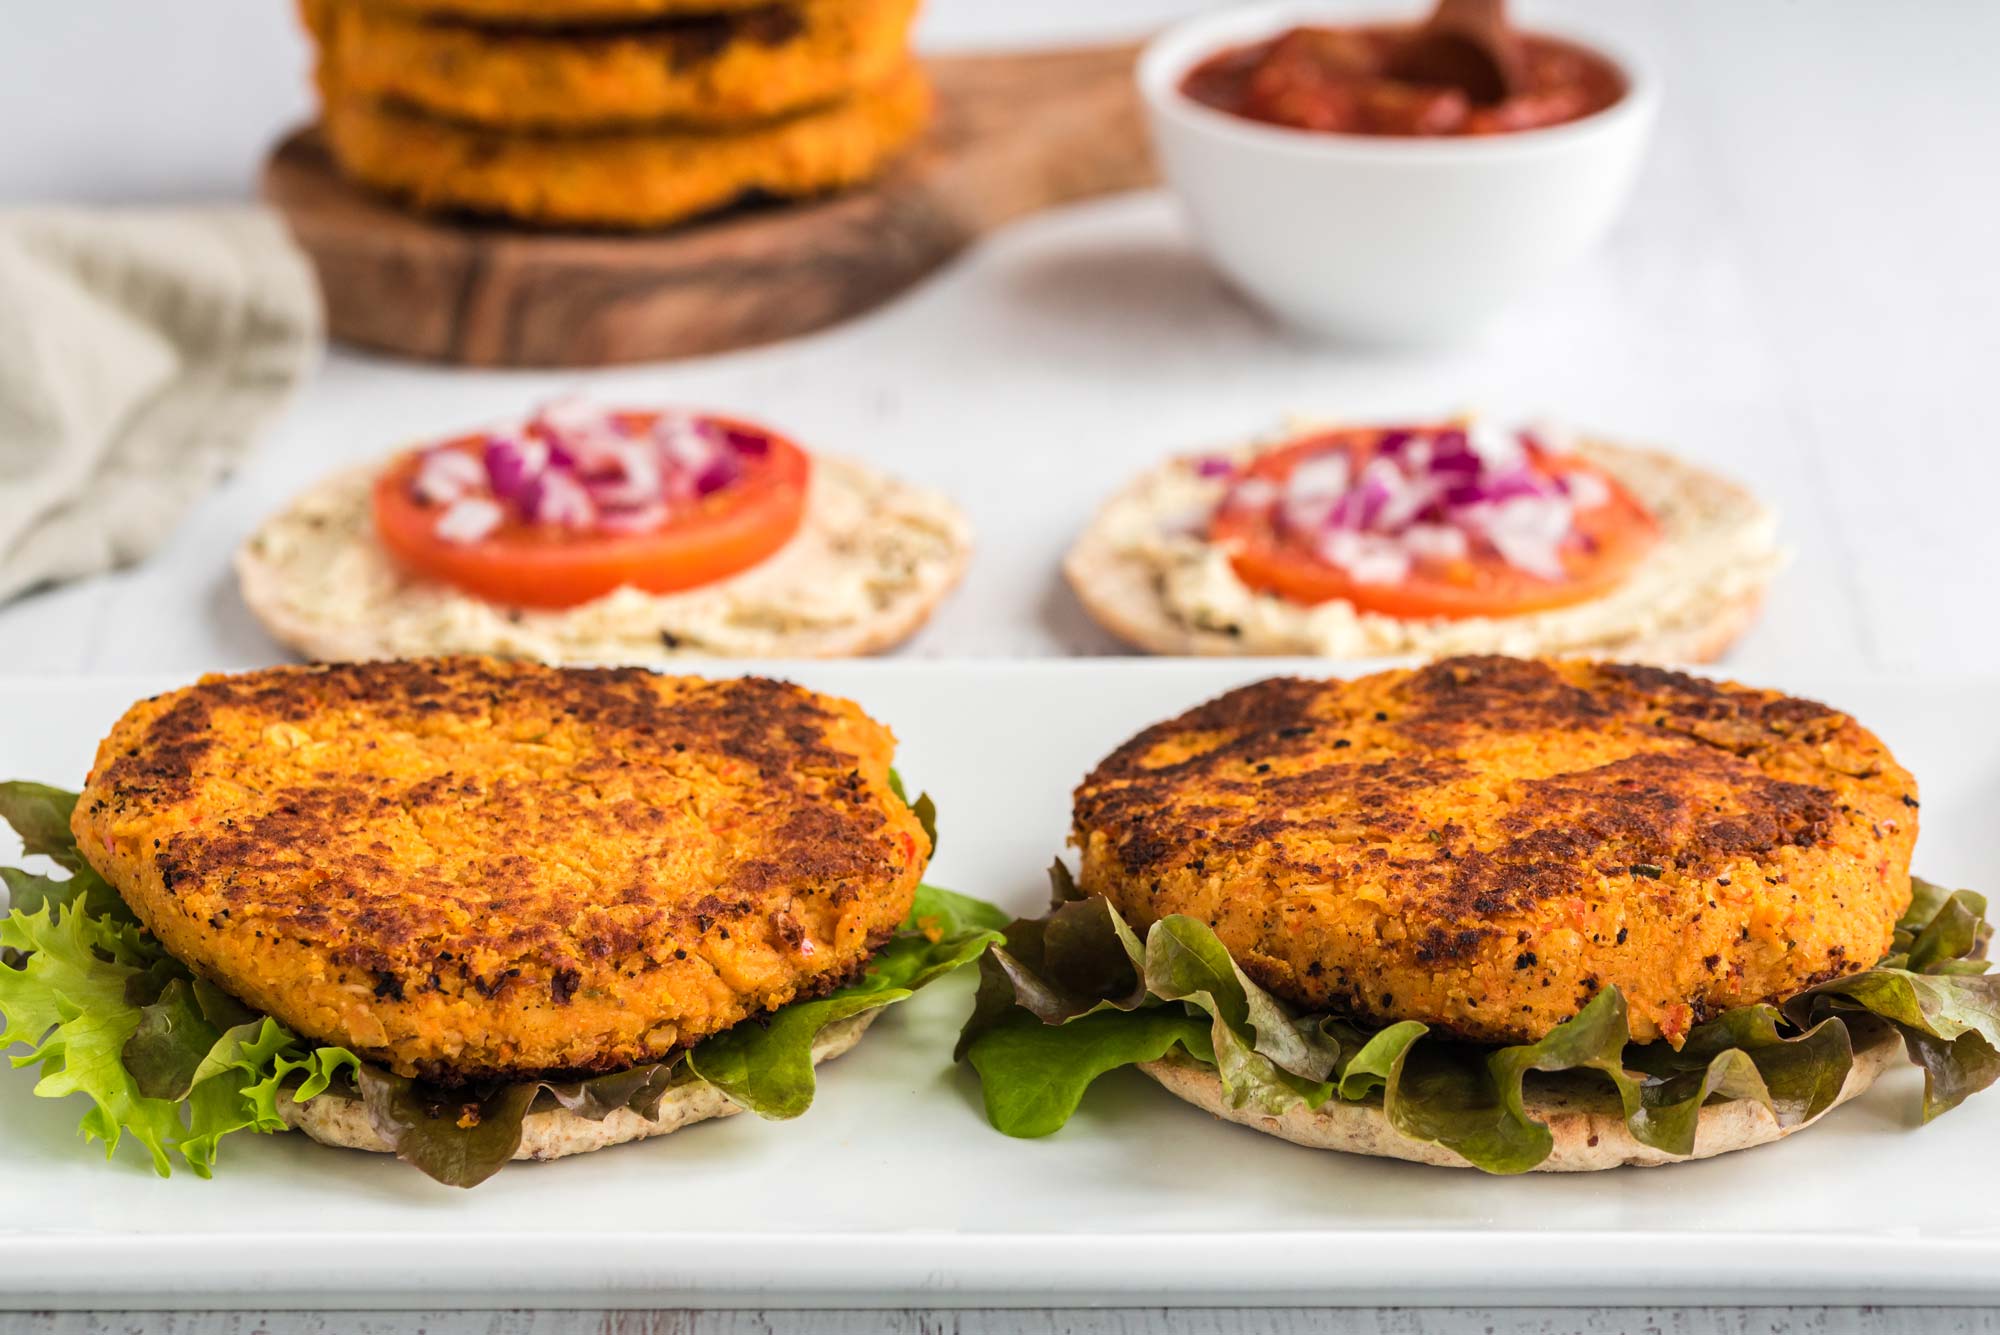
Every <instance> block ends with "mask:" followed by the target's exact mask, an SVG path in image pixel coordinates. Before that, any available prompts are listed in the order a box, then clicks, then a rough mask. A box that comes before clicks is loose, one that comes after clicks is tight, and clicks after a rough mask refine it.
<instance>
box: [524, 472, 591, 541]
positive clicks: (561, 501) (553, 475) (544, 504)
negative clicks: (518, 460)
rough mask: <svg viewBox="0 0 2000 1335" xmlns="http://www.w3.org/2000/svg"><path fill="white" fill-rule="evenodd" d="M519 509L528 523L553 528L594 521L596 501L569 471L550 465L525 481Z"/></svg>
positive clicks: (584, 526)
mask: <svg viewBox="0 0 2000 1335" xmlns="http://www.w3.org/2000/svg"><path fill="white" fill-rule="evenodd" d="M521 508H522V510H523V511H524V512H525V513H526V514H527V516H528V519H529V521H530V522H531V523H536V524H548V525H551V526H553V527H557V528H589V527H591V526H592V525H593V524H595V523H596V522H597V504H596V502H595V501H593V500H591V498H590V493H589V492H588V491H586V490H584V486H583V483H581V482H579V481H577V479H576V475H575V474H573V473H564V472H558V471H556V470H554V469H551V470H549V471H547V472H545V473H542V474H541V475H540V476H538V477H536V478H535V479H533V481H531V482H530V483H528V484H527V487H526V490H525V494H524V495H523V497H522V505H521Z"/></svg>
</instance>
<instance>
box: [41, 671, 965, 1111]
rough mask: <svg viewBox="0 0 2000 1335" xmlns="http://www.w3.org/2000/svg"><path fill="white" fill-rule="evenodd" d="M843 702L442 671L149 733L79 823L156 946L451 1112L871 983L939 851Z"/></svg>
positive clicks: (329, 680)
mask: <svg viewBox="0 0 2000 1335" xmlns="http://www.w3.org/2000/svg"><path fill="white" fill-rule="evenodd" d="M894 744H895V743H894V739H893V737H892V736H891V735H890V733H889V731H888V729H886V728H884V727H883V726H882V725H880V724H878V723H876V722H875V721H874V720H872V719H870V718H869V717H868V716H867V715H866V714H864V713H862V712H861V710H860V709H859V708H858V707H857V706H855V705H854V704H852V703H850V702H848V701H845V700H839V699H835V698H832V697H829V696H824V695H818V694H815V693H814V692H811V691H807V690H804V689H802V688H800V687H796V686H791V685H786V684H783V683H780V682H775V681H768V680H764V679H761V678H755V677H748V678H742V679H732V680H718V681H709V680H705V679H703V678H699V677H670V676H659V675H655V674H653V673H650V672H645V671H641V670H638V669H577V668H549V667H542V666H538V665H533V664H522V663H503V662H499V661H495V660H491V659H478V658H446V659H430V660H419V661H411V662H387V663H367V664H349V665H342V666H335V667H326V668H276V669H271V670H268V671H260V672H251V673H247V674H244V675H240V676H218V677H209V678H205V679H204V680H203V681H202V682H201V683H200V684H198V685H195V686H191V687H188V688H185V689H182V690H178V691H173V692H170V693H168V694H165V695H160V696H155V697H153V698H152V699H150V700H145V701H142V702H140V703H139V704H137V705H134V706H133V707H132V708H131V709H130V710H129V711H127V713H126V714H125V716H124V717H123V718H121V719H120V720H119V721H118V723H117V725H116V726H115V727H114V728H113V729H112V731H111V734H110V736H108V737H107V738H105V740H104V741H103V743H102V744H101V745H100V746H99V748H98V753H97V759H96V763H95V764H94V765H93V766H92V769H91V774H90V781H89V783H88V785H87V786H86V787H85V789H84V792H83V796H82V799H81V800H80V801H79V802H78V803H77V806H76V813H75V817H74V822H73V823H74V827H75V831H76V835H77V838H78V841H79V843H80V845H81V847H82V849H83V851H84V853H85V855H86V856H87V857H88V858H89V859H90V862H91V864H92V865H93V866H94V867H96V868H97V870H98V871H99V872H101V873H102V874H103V875H104V876H105V877H106V879H108V880H109V881H110V882H111V883H112V884H113V885H115V886H116V887H117V888H118V890H119V891H120V893H121V894H123V895H124V897H125V899H126V900H127V901H128V902H129V903H130V904H131V905H132V907H133V909H134V911H135V912H137V913H138V915H139V917H140V918H141V920H143V921H144V922H145V924H146V926H147V927H148V928H150V929H151V930H152V932H153V933H154V934H155V935H156V936H157V937H159V939H160V941H161V943H162V944H163V945H165V946H166V948H167V949H168V950H169V951H170V952H172V953H173V954H174V955H175V956H177V957H178V958H179V959H181V960H183V961H184V962H186V963H187V964H188V965H189V966H190V967H192V968H194V969H195V970H197V971H198V972H200V973H201V974H203V975H205V976H206V977H208V978H209V979H211V980H212V981H213V982H215V983H216V984H217V985H219V986H221V987H223V988H224V989H226V990H228V991H229V992H231V993H233V994H234V995H236V996H238V997H240V998H241V999H242V1000H244V1001H245V1002H247V1003H249V1004H250V1005H253V1006H256V1007H258V1008H259V1009H261V1010H264V1011H266V1012H268V1013H270V1014H271V1015H274V1016H276V1017H277V1018H278V1019H279V1020H281V1021H283V1022H284V1023H285V1024H287V1025H289V1026H290V1027H291V1028H293V1029H294V1030H296V1031H297V1032H299V1033H301V1034H304V1035H306V1036H307V1037H309V1038H312V1039H315V1040H318V1041H320V1042H323V1043H334V1044H340V1045H343V1046H346V1047H349V1048H352V1049H353V1050H355V1051H356V1052H357V1053H359V1054H361V1055H362V1056H363V1057H366V1058H368V1059H369V1060H372V1061H375V1062H378V1063H380V1064H382V1065H384V1066H387V1067H389V1068H390V1069H392V1070H394V1071H396V1072H398V1073H399V1074H402V1075H414V1076H421V1077H423V1078H426V1079H429V1080H434V1081H438V1082H440V1083H445V1084H455V1083H463V1082H469V1081H474V1080H486V1079H508V1078H520V1077H526V1076H529V1075H539V1074H544V1073H557V1072H560V1073H586V1072H593V1071H606V1070H616V1069H620V1068H622V1067H626V1066H631V1065H634V1064H637V1063H640V1062H645V1061H652V1060H657V1059H659V1058H662V1057H665V1056H667V1055H669V1054H671V1053H672V1052H674V1051H676V1050H678V1049H680V1048H683V1047H685V1046H687V1045H689V1044H691V1043H694V1042H696V1041H698V1040H700V1039H701V1038H703V1037H705V1036H707V1035H709V1034H712V1033H715V1032H718V1031H720V1030H723V1029H726V1028H728V1027H729V1026H731V1025H733V1024H735V1023H737V1022H738V1021H741V1020H743V1019H745V1018H747V1017H749V1016H753V1015H756V1014H759V1013H760V1012H763V1011H766V1010H768V1009H770V1008H773V1007H776V1006H781V1005H784V1004H786V1003H787V1002H790V1001H793V1000H795V999H798V998H801V997H806V996H812V995H817V994H820V993H823V992H826V991H829V990H831V989H832V988H834V987H837V986H839V985H841V984H843V983H845V982H847V981H848V980H850V979H852V978H854V977H856V976H858V975H859V973H860V972H861V971H862V969H863V967H864V965H865V962H866V960H867V958H868V956H869V954H870V953H871V952H872V951H873V950H874V949H875V948H877V947H878V946H879V945H880V944H881V943H882V942H884V941H885V940H886V939H887V938H888V936H889V935H890V934H891V933H892V932H893V931H894V929H895V927H896V925H897V923H899V922H900V921H901V920H902V919H903V917H904V916H905V914H907V912H908V911H909V907H910V902H911V899H912V897H913V895H914V894H915V891H916V884H917V880H918V878H919V876H920V875H921V874H922V871H923V867H924V864H925V862H926V861H927V860H928V858H929V855H930V846H929V843H928V841H927V839H926V837H925V835H924V833H923V829H922V827H921V825H920V824H919V822H918V821H917V818H916V816H915V815H914V814H913V813H912V812H911V811H910V810H909V808H908V807H907V806H905V805H904V803H903V802H902V801H901V800H900V799H898V798H897V797H896V796H895V795H894V793H893V792H892V791H891V790H890V787H889V762H890V758H891V755H892V753H893V749H894Z"/></svg>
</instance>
